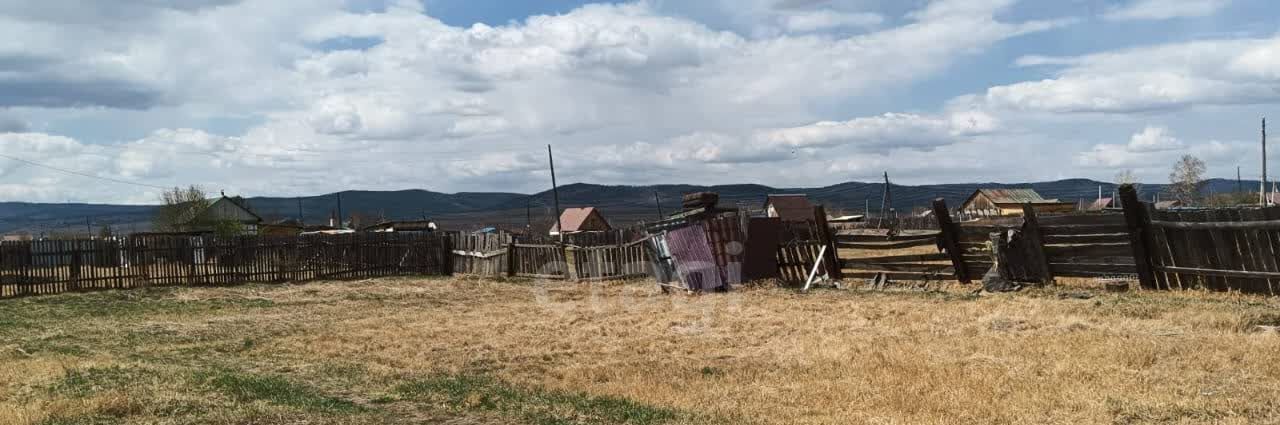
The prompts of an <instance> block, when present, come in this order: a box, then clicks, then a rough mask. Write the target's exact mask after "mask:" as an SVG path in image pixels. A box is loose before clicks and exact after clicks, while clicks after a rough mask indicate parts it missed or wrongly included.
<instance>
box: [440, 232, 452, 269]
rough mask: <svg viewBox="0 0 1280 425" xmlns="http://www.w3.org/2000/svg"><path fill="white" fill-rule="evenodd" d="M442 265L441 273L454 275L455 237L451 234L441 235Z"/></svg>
mask: <svg viewBox="0 0 1280 425" xmlns="http://www.w3.org/2000/svg"><path fill="white" fill-rule="evenodd" d="M440 267H441V268H442V269H443V270H441V274H442V275H444V276H453V237H452V236H451V235H447V234H445V235H440Z"/></svg>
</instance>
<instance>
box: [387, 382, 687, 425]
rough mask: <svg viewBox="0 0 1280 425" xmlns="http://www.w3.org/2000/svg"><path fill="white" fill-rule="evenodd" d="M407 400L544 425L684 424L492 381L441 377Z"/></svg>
mask: <svg viewBox="0 0 1280 425" xmlns="http://www.w3.org/2000/svg"><path fill="white" fill-rule="evenodd" d="M397 392H399V393H400V394H401V395H402V396H403V397H406V398H414V399H424V398H425V399H440V400H441V401H443V402H444V403H446V404H447V405H448V406H449V407H451V408H453V409H457V410H472V411H486V412H497V413H501V414H504V415H508V416H514V417H518V418H520V419H523V420H525V421H528V422H531V423H535V424H542V425H556V424H579V423H609V424H637V425H648V424H663V423H671V422H674V421H676V420H677V419H680V418H681V415H680V414H678V413H677V412H676V411H674V410H670V409H663V408H658V407H653V406H648V405H644V404H640V403H637V402H634V401H631V400H627V399H624V398H618V397H608V396H589V395H586V394H581V393H571V392H565V391H552V390H544V389H537V388H522V387H518V386H515V385H512V384H509V383H506V382H503V381H500V380H496V379H493V378H490V377H485V376H477V375H440V376H433V377H429V378H424V379H420V380H416V381H413V382H410V383H407V384H403V385H401V386H399V387H398V388H397Z"/></svg>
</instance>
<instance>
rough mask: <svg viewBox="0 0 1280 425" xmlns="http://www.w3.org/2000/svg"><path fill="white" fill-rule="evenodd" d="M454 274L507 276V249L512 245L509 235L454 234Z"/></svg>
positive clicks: (452, 237) (450, 236)
mask: <svg viewBox="0 0 1280 425" xmlns="http://www.w3.org/2000/svg"><path fill="white" fill-rule="evenodd" d="M449 238H450V239H452V240H453V272H454V273H459V274H480V275H498V276H501V275H505V274H507V267H508V261H507V248H508V246H509V245H510V244H511V243H512V238H511V234H509V233H484V234H467V233H452V234H450V235H449Z"/></svg>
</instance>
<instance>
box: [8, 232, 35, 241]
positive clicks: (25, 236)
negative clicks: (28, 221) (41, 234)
mask: <svg viewBox="0 0 1280 425" xmlns="http://www.w3.org/2000/svg"><path fill="white" fill-rule="evenodd" d="M32 239H34V238H33V237H31V234H30V233H26V232H19V233H10V234H7V235H4V241H5V242H22V241H29V240H32Z"/></svg>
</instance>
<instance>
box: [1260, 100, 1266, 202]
mask: <svg viewBox="0 0 1280 425" xmlns="http://www.w3.org/2000/svg"><path fill="white" fill-rule="evenodd" d="M1260 186H1261V187H1259V188H1258V203H1259V204H1260V205H1262V206H1264V207H1265V206H1267V117H1262V184H1261V185H1260Z"/></svg>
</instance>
